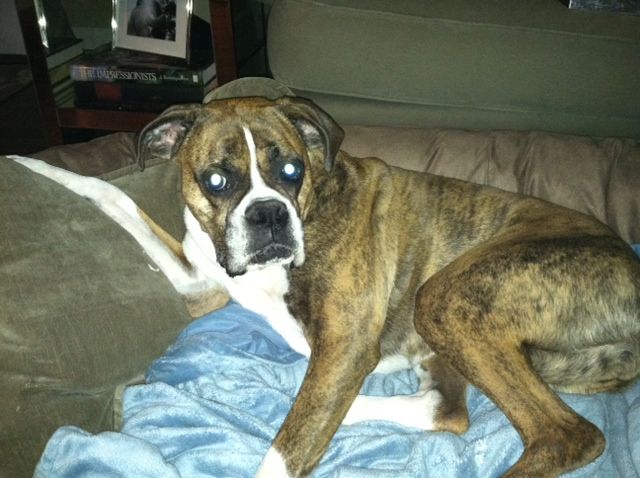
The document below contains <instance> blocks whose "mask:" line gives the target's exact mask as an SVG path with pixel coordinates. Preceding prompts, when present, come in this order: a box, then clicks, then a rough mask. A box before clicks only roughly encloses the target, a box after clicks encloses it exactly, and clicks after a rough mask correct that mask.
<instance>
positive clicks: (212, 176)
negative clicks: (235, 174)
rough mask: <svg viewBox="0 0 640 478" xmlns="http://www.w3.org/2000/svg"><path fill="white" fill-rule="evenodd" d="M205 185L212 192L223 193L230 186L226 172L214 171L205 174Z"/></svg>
mask: <svg viewBox="0 0 640 478" xmlns="http://www.w3.org/2000/svg"><path fill="white" fill-rule="evenodd" d="M204 185H205V187H206V188H207V189H208V190H209V191H211V192H212V193H221V192H223V191H226V190H227V189H228V188H229V180H228V179H227V177H226V176H225V175H224V174H221V173H219V172H213V173H209V174H207V175H205V177H204Z"/></svg>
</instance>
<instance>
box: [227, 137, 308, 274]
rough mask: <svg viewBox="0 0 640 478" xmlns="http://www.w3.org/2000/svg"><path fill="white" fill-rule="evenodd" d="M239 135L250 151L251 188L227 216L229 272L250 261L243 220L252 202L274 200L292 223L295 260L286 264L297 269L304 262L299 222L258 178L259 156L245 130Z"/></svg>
mask: <svg viewBox="0 0 640 478" xmlns="http://www.w3.org/2000/svg"><path fill="white" fill-rule="evenodd" d="M242 132H243V134H244V138H245V141H246V143H247V149H248V150H249V160H250V164H249V174H250V179H251V188H250V189H249V192H248V193H247V194H246V195H245V197H244V198H242V200H241V201H240V203H239V204H238V205H237V206H236V208H235V209H234V210H233V212H232V213H231V215H230V216H229V225H228V227H227V244H228V245H229V258H228V260H229V266H230V267H231V269H232V270H242V269H244V268H245V267H246V265H247V263H248V261H249V252H248V247H249V238H248V236H247V229H246V225H245V220H244V217H245V212H246V210H247V208H248V207H249V206H250V205H251V204H253V203H254V202H255V201H264V200H266V199H277V200H279V201H280V202H282V203H283V204H284V205H285V206H286V207H287V211H288V212H289V217H290V220H291V226H290V227H291V233H292V234H293V237H294V240H295V242H296V245H297V246H296V250H295V253H294V257H293V258H292V259H289V260H288V262H291V261H293V263H294V264H295V265H296V266H299V265H301V264H302V263H303V262H304V242H303V240H304V237H303V232H302V222H301V221H300V218H299V217H298V213H297V211H296V209H295V207H294V206H293V204H291V201H289V199H287V198H286V197H285V196H283V195H282V194H280V193H279V192H278V191H276V190H275V189H273V188H270V187H269V186H267V184H266V183H265V182H264V179H263V178H262V176H261V174H260V168H259V167H258V153H257V149H256V144H255V140H254V138H253V134H252V133H251V130H250V129H249V128H247V127H246V126H243V127H242ZM275 263H277V264H283V263H287V261H284V262H283V261H282V260H276V261H275Z"/></svg>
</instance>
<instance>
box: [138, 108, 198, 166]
mask: <svg viewBox="0 0 640 478" xmlns="http://www.w3.org/2000/svg"><path fill="white" fill-rule="evenodd" d="M202 110H203V108H202V105H200V104H196V103H194V104H184V105H176V106H171V107H169V108H167V109H166V110H164V111H163V112H162V113H161V114H160V116H158V117H157V118H156V119H155V120H153V121H152V122H151V123H149V124H148V125H147V126H145V127H144V129H143V130H142V131H141V132H140V135H139V136H138V151H137V160H138V166H140V170H143V169H144V165H145V161H146V160H147V159H148V158H150V157H161V158H164V159H169V158H171V157H172V156H173V155H174V154H175V153H176V151H178V148H179V147H180V145H181V144H182V142H183V141H184V138H185V137H186V136H187V133H188V132H189V131H190V130H191V127H192V126H193V123H194V122H195V120H196V118H198V116H200V114H201V112H202Z"/></svg>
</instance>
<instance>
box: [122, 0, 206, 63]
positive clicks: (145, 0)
mask: <svg viewBox="0 0 640 478" xmlns="http://www.w3.org/2000/svg"><path fill="white" fill-rule="evenodd" d="M112 2H113V18H112V21H111V28H112V30H113V47H114V48H124V49H128V50H136V51H143V52H148V53H156V54H158V55H167V56H172V57H176V58H181V59H184V60H186V61H188V60H189V48H188V46H189V24H190V21H191V12H192V9H193V0H112Z"/></svg>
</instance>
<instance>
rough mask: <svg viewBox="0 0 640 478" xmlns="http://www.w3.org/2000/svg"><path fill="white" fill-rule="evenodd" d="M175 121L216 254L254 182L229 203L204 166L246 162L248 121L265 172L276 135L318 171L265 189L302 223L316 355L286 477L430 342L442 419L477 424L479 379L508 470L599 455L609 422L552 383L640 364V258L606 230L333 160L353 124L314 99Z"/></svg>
mask: <svg viewBox="0 0 640 478" xmlns="http://www.w3.org/2000/svg"><path fill="white" fill-rule="evenodd" d="M171 115H173V116H174V122H175V117H177V118H181V119H182V120H183V121H184V124H185V125H186V126H185V130H186V131H187V132H186V133H185V134H184V141H183V144H182V146H181V147H180V148H179V149H178V150H177V153H176V158H177V160H178V161H179V163H180V164H181V167H182V171H183V191H184V195H185V199H186V201H187V204H188V205H189V207H190V208H191V210H192V212H193V213H194V215H195V216H196V218H198V220H199V221H200V222H201V224H202V226H203V227H204V228H205V230H206V231H207V232H208V233H209V234H210V236H211V237H212V239H213V241H214V243H215V245H216V248H217V251H218V252H219V257H220V261H221V263H222V264H223V265H224V257H225V251H226V245H225V244H224V240H223V239H224V228H225V219H226V217H227V214H228V213H229V211H230V210H231V208H232V207H233V205H235V204H237V202H238V201H239V199H238V198H240V197H242V195H244V194H245V193H246V191H247V188H248V187H249V185H248V183H247V181H246V175H245V176H242V177H241V179H240V180H239V185H238V188H237V190H236V191H234V192H233V193H232V194H231V196H230V197H228V198H223V200H220V199H219V198H212V197H211V196H210V195H208V194H207V193H206V191H204V190H203V189H202V187H201V186H200V185H199V183H198V181H197V177H198V174H200V172H201V171H203V170H204V169H206V168H207V167H208V166H209V165H210V164H211V163H220V164H225V163H228V164H232V165H233V167H234V168H238V167H239V168H246V167H247V166H246V165H247V161H246V160H242V161H241V160H238V158H246V157H247V156H248V151H247V150H246V146H245V145H244V143H243V142H242V141H241V140H240V135H239V131H240V128H241V126H246V127H248V128H250V129H251V131H252V132H253V133H254V136H255V138H256V146H257V150H258V161H259V164H260V166H261V168H262V170H263V171H265V172H266V171H268V168H269V167H268V161H269V159H268V157H267V156H268V155H267V152H266V151H267V149H268V147H269V145H270V144H276V145H278V147H279V148H280V150H281V152H282V154H290V155H296V156H298V157H300V158H303V160H304V162H305V165H306V167H307V172H306V176H305V179H304V183H303V185H302V188H301V189H300V190H299V191H290V190H285V189H283V188H282V187H280V186H279V185H278V184H277V183H276V182H270V183H269V185H270V186H271V187H273V188H274V189H277V190H278V191H280V192H282V193H283V194H286V196H287V197H288V198H289V199H290V200H291V201H292V202H293V204H294V205H295V206H296V208H297V210H298V211H299V212H300V216H301V218H302V220H303V223H304V233H305V250H306V261H305V263H304V265H303V266H302V267H299V268H293V269H292V270H291V271H290V281H291V286H290V291H291V292H290V294H289V296H288V297H287V300H288V304H289V307H290V310H291V312H292V314H293V315H294V317H296V318H297V320H299V321H300V322H301V323H302V324H303V327H304V331H305V335H306V337H307V339H308V341H309V343H310V346H311V350H312V353H311V359H310V363H309V367H308V370H307V373H306V376H305V379H304V381H303V384H302V386H301V388H300V391H299V394H298V396H297V398H296V400H295V403H294V405H293V407H292V409H291V411H290V413H289V415H288V416H287V418H286V420H285V422H284V423H283V425H282V428H281V429H280V431H279V432H278V435H277V437H276V438H275V441H274V445H273V446H274V447H275V448H276V449H277V450H278V451H279V452H280V453H281V455H282V456H283V458H284V460H285V463H286V466H287V469H288V472H289V473H290V474H291V475H292V476H303V475H306V474H308V473H310V472H311V470H312V469H313V467H314V466H315V465H316V464H317V462H318V461H319V460H320V458H321V457H322V455H323V453H324V451H325V450H326V448H327V446H328V443H329V441H330V440H331V438H332V436H333V434H334V433H335V431H336V430H337V428H338V426H339V425H340V423H341V422H342V419H343V417H344V416H345V414H346V412H347V410H348V408H349V406H350V404H351V403H352V401H353V400H354V397H355V396H356V395H357V393H358V391H359V390H360V387H361V385H362V382H363V380H364V378H365V376H366V375H367V374H368V373H369V372H371V370H373V368H374V367H375V366H376V364H377V363H378V361H379V359H380V358H381V357H384V356H387V355H390V354H395V353H404V354H406V355H409V356H416V355H426V354H427V353H428V352H429V351H430V350H433V351H435V352H436V353H437V356H436V358H435V359H431V360H430V361H428V362H427V363H426V364H425V366H426V367H427V368H429V369H430V371H431V372H432V374H433V375H434V378H435V379H436V381H437V382H438V383H439V388H440V390H441V392H442V394H443V396H444V397H445V401H444V403H443V405H442V407H441V409H440V410H439V412H438V426H439V428H440V429H446V430H452V431H455V432H457V433H462V432H464V431H465V430H466V429H467V427H468V416H467V411H466V408H465V401H464V389H465V383H466V380H468V381H469V382H471V383H473V384H474V385H476V386H477V387H479V388H480V389H481V390H483V391H484V392H485V393H486V394H487V395H488V396H489V397H491V399H493V400H494V401H495V403H496V404H497V405H498V406H499V407H500V408H501V409H502V410H503V411H504V412H505V413H506V414H507V415H508V417H509V418H510V419H511V421H512V422H513V424H514V426H515V427H516V428H517V430H518V431H519V433H520V434H521V436H522V438H523V441H524V443H525V452H524V453H523V455H522V457H521V459H520V460H519V461H518V462H517V463H516V465H514V467H512V468H511V470H509V472H508V473H507V476H510V477H515V476H557V475H558V474H560V473H561V472H564V471H568V470H571V469H574V468H577V467H580V466H582V465H584V464H586V463H588V462H589V461H591V460H593V459H595V458H596V457H597V456H598V455H599V454H600V453H601V452H602V450H603V447H604V439H603V436H602V434H601V432H600V431H599V430H598V429H597V428H596V427H595V426H593V425H592V424H591V423H589V422H587V421H586V420H584V419H583V418H582V417H580V416H578V415H577V414H576V413H575V412H573V411H572V410H571V409H570V408H569V407H567V406H566V405H565V404H564V403H563V402H562V401H561V400H560V399H559V398H558V397H557V395H556V394H555V393H553V392H552V389H555V390H562V391H568V392H580V393H586V392H598V391H606V390H615V389H617V388H619V387H620V386H622V385H625V384H627V383H629V382H630V381H631V380H633V379H634V378H635V377H636V376H637V375H638V374H639V373H640V261H638V259H637V258H636V257H635V256H634V254H633V253H632V251H631V250H630V248H629V247H628V246H627V245H626V244H625V243H624V242H623V241H622V240H621V239H619V238H617V237H616V235H615V234H614V233H613V232H612V231H611V230H610V229H609V228H608V227H606V226H605V225H603V224H602V223H600V222H598V221H596V220H595V219H593V218H591V217H588V216H586V215H583V214H580V213H578V212H575V211H571V210H568V209H564V208H562V207H559V206H555V205H553V204H550V203H547V202H544V201H541V200H538V199H534V198H530V197H524V196H521V195H517V194H513V193H509V192H504V191H500V190H497V189H493V188H490V187H485V186H480V185H475V184H471V183H468V182H464V181H459V180H455V179H447V178H443V177H439V176H433V175H430V174H422V173H416V172H411V171H406V170H403V169H399V168H394V167H391V166H388V165H386V164H385V163H384V162H382V161H381V160H379V159H374V158H369V159H355V158H352V157H350V156H349V155H347V154H346V153H344V152H338V153H337V154H336V150H337V145H339V144H340V141H341V139H342V130H341V129H340V128H339V127H338V126H337V125H336V124H335V123H334V122H333V120H331V118H329V117H328V116H327V115H326V114H325V113H324V112H322V111H321V110H319V109H317V108H316V107H315V106H313V105H312V104H310V103H308V102H305V101H303V100H299V99H298V100H296V99H281V100H278V101H276V102H270V101H267V100H264V99H258V98H251V99H243V100H225V101H218V102H215V103H212V104H209V105H207V106H205V107H203V108H202V109H199V108H194V109H192V110H191V109H187V110H184V111H182V110H180V109H178V110H176V111H174V112H173V113H171V114H169V115H167V116H166V118H165V120H164V121H165V122H167V121H169V120H170V118H171ZM167 118H169V119H167ZM159 121H160V123H161V122H162V121H163V120H162V119H161V120H159ZM300 121H306V122H307V123H308V124H310V125H311V126H313V127H314V128H316V130H317V132H318V133H319V134H318V135H315V136H314V135H312V136H311V137H309V136H308V134H307V133H304V132H303V131H301V129H300V125H299V122H300ZM160 123H157V124H160ZM157 124H156V125H155V126H157ZM319 139H320V140H319ZM243 171H244V172H245V173H246V170H241V171H240V173H243ZM265 176H266V177H267V178H268V176H267V175H266V173H265ZM267 181H269V180H268V179H267ZM463 377H464V378H463Z"/></svg>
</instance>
